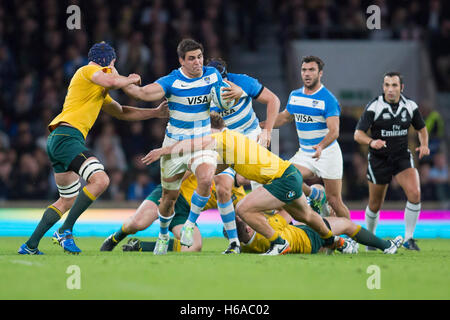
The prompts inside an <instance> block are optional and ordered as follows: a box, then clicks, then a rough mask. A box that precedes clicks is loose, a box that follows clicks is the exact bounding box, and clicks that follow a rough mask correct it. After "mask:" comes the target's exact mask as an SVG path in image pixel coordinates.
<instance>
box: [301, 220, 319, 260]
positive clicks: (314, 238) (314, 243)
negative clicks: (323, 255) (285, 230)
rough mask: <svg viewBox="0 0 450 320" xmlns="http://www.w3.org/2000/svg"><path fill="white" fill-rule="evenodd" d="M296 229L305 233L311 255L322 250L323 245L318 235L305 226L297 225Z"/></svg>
mask: <svg viewBox="0 0 450 320" xmlns="http://www.w3.org/2000/svg"><path fill="white" fill-rule="evenodd" d="M296 227H297V228H299V229H302V230H303V231H305V233H306V235H307V236H308V238H309V240H310V241H311V254H314V253H317V252H319V249H320V248H322V246H323V245H324V243H325V241H324V240H323V239H322V238H321V237H320V235H319V234H318V233H317V232H315V231H314V230H313V229H312V228H311V227H308V226H307V225H297V226H296Z"/></svg>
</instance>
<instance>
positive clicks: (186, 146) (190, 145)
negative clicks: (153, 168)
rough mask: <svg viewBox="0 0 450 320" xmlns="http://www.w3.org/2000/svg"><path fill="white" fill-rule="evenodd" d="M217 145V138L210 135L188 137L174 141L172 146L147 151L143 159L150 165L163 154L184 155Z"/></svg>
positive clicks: (211, 148)
mask: <svg viewBox="0 0 450 320" xmlns="http://www.w3.org/2000/svg"><path fill="white" fill-rule="evenodd" d="M215 147H216V140H215V139H214V138H213V137H212V136H210V135H208V136H205V137H201V138H195V139H186V140H182V141H178V142H177V143H174V144H173V145H171V146H167V147H162V148H158V149H154V150H152V151H150V152H149V153H147V155H145V156H144V157H143V158H142V159H141V161H142V162H143V163H144V164H146V165H149V164H151V163H153V162H155V161H158V160H159V159H160V158H161V157H162V156H167V155H178V156H180V155H183V154H186V153H192V152H195V151H199V150H207V149H210V150H213V149H215Z"/></svg>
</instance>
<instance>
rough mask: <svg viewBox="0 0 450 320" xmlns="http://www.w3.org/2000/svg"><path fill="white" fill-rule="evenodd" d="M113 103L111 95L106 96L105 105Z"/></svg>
mask: <svg viewBox="0 0 450 320" xmlns="http://www.w3.org/2000/svg"><path fill="white" fill-rule="evenodd" d="M112 101H113V98H111V96H110V95H109V93H108V94H107V95H106V97H105V99H104V100H103V104H110V103H111V102H112Z"/></svg>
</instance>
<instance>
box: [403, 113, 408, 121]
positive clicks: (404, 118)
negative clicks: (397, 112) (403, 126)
mask: <svg viewBox="0 0 450 320" xmlns="http://www.w3.org/2000/svg"><path fill="white" fill-rule="evenodd" d="M406 121H408V119H407V118H406V110H403V112H402V122H406Z"/></svg>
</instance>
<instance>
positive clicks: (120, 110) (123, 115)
mask: <svg viewBox="0 0 450 320" xmlns="http://www.w3.org/2000/svg"><path fill="white" fill-rule="evenodd" d="M102 110H103V111H105V112H106V113H108V114H110V115H111V116H113V117H114V118H117V119H119V120H127V121H135V120H147V119H151V118H168V117H169V107H168V102H167V101H166V100H164V101H163V102H162V103H161V104H160V105H159V106H158V107H157V108H151V109H150V108H136V107H130V106H122V105H121V104H120V103H118V102H117V101H115V100H112V99H111V101H110V102H109V103H105V104H103V106H102Z"/></svg>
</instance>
